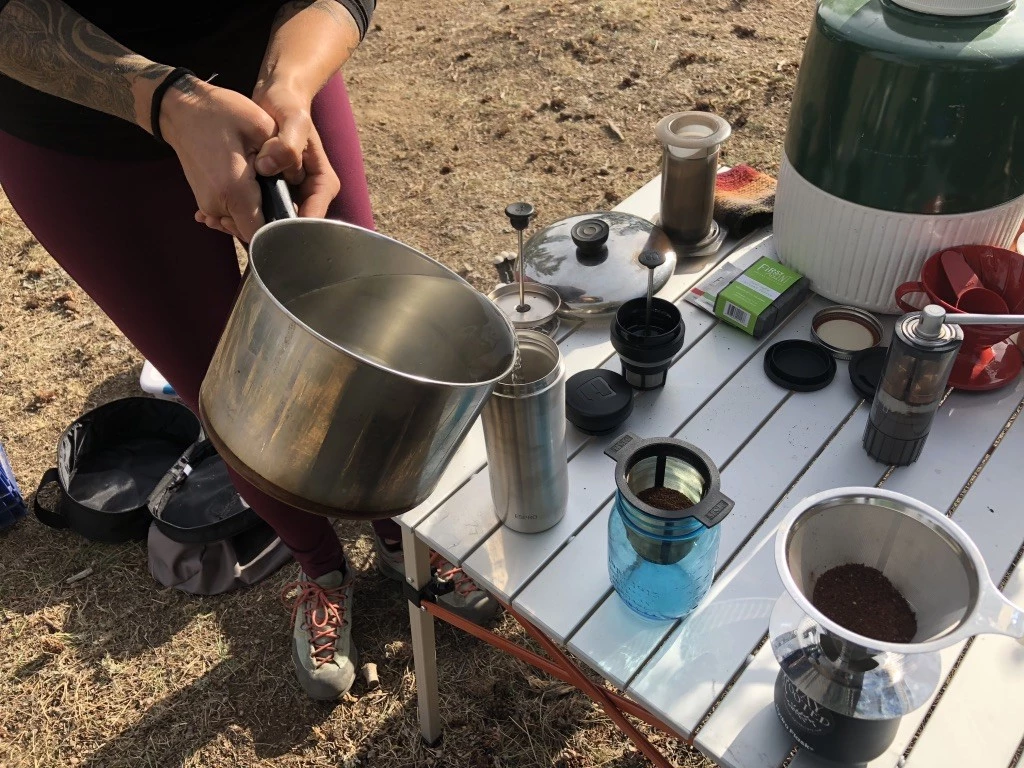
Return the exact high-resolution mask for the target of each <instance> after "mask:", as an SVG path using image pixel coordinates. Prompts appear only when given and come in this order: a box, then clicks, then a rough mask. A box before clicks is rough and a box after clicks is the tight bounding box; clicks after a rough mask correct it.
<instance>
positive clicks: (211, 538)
mask: <svg viewBox="0 0 1024 768" xmlns="http://www.w3.org/2000/svg"><path fill="white" fill-rule="evenodd" d="M149 511H150V513H151V514H152V516H153V525H152V527H151V528H150V529H149V541H148V548H149V572H150V573H151V574H152V576H153V578H154V579H156V580H157V581H158V582H160V583H161V584H162V585H164V586H165V587H173V588H175V589H179V590H181V591H182V592H188V593H189V594H194V595H219V594H222V593H224V592H230V591H232V590H235V589H238V588H240V587H246V586H250V585H252V584H256V583H257V582H259V581H262V580H263V579H265V578H266V577H267V576H270V575H271V574H272V573H274V572H275V571H277V570H278V569H279V568H280V567H281V566H283V565H284V564H285V563H287V562H288V561H289V560H291V553H290V552H289V551H288V549H287V548H286V547H285V546H284V544H283V542H282V541H281V540H280V539H279V538H278V537H277V534H275V533H274V531H273V529H272V528H271V527H270V526H269V525H267V524H266V523H265V522H264V521H263V520H261V519H260V518H259V517H257V515H256V513H255V512H253V510H252V509H250V508H249V505H248V504H246V503H245V500H244V499H242V497H241V496H239V495H238V491H236V490H235V487H234V486H233V485H232V484H231V478H230V476H229V475H228V470H227V466H226V465H225V464H224V460H223V459H221V457H220V456H219V455H218V454H217V452H216V450H215V449H214V447H213V445H212V444H211V443H210V441H209V440H205V439H204V440H199V441H197V442H196V443H195V444H194V445H192V446H190V447H189V448H188V449H187V450H186V451H185V452H184V454H182V456H181V458H179V459H178V461H177V462H176V463H175V464H174V466H173V467H171V469H170V470H169V471H168V472H167V474H166V475H165V476H164V477H163V479H161V480H160V482H159V483H158V484H157V487H156V489H155V490H154V491H153V493H152V495H151V496H150V498H149Z"/></svg>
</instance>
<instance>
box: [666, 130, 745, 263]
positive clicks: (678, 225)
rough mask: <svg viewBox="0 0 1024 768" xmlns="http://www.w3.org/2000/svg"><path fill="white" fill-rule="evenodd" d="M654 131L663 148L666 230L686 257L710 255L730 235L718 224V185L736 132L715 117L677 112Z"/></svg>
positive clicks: (680, 252)
mask: <svg viewBox="0 0 1024 768" xmlns="http://www.w3.org/2000/svg"><path fill="white" fill-rule="evenodd" d="M654 132H655V135H656V136H657V137H658V141H660V142H661V144H662V161H661V218H660V221H659V223H660V225H661V228H662V229H664V230H665V233H666V234H667V235H668V236H669V237H670V238H671V240H672V244H673V245H674V246H675V247H676V252H677V253H678V255H679V256H680V257H690V258H696V257H699V256H709V255H711V254H713V253H715V252H717V251H718V249H719V248H721V246H722V243H723V242H724V241H725V237H726V235H727V234H728V233H727V232H726V230H725V228H724V227H721V226H719V224H718V222H716V221H715V220H714V210H715V181H716V179H717V176H718V154H719V150H720V149H721V147H722V144H723V143H724V142H725V140H726V139H728V138H729V136H730V134H731V133H732V127H731V126H730V125H729V123H728V122H726V121H725V120H724V119H723V118H721V117H719V116H718V115H713V114H711V113H709V112H677V113H675V114H673V115H669V116H668V117H665V118H664V119H663V120H661V122H659V123H658V125H657V127H656V128H655V131H654Z"/></svg>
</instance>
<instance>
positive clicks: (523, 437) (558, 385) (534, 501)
mask: <svg viewBox="0 0 1024 768" xmlns="http://www.w3.org/2000/svg"><path fill="white" fill-rule="evenodd" d="M516 338H517V339H518V342H519V355H520V360H521V365H520V366H517V370H516V371H513V373H512V374H510V375H509V376H507V377H505V378H504V379H502V380H501V381H500V382H499V383H498V385H497V387H496V388H495V390H494V394H493V395H491V398H490V400H488V401H487V404H486V405H485V406H484V410H483V424H484V440H485V442H486V445H487V467H488V470H489V472H490V478H491V499H492V500H493V501H494V509H495V511H496V512H497V513H498V517H499V518H500V519H501V521H502V522H503V523H504V524H505V525H507V526H508V527H509V528H511V529H512V530H514V531H520V532H522V533H536V532H538V531H546V530H547V529H548V528H550V527H552V526H553V525H555V524H556V523H557V522H558V521H559V520H561V519H562V516H563V515H564V514H565V505H566V502H567V501H568V498H569V471H568V463H567V459H566V453H565V364H564V363H563V362H562V355H561V353H560V352H559V351H558V345H557V344H556V343H555V342H554V341H553V340H552V339H551V338H549V337H548V336H546V335H545V334H543V333H539V332H537V331H516Z"/></svg>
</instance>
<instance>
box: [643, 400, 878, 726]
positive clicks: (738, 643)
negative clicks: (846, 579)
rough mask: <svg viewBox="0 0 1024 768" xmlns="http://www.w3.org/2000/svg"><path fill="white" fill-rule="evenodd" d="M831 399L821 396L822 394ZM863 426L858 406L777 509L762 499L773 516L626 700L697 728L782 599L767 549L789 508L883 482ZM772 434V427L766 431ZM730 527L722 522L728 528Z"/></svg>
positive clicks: (863, 412) (736, 463)
mask: <svg viewBox="0 0 1024 768" xmlns="http://www.w3.org/2000/svg"><path fill="white" fill-rule="evenodd" d="M832 388H834V387H831V388H829V389H832ZM828 391H829V390H828V389H826V390H822V394H823V393H824V392H828ZM791 404H793V405H791ZM786 407H790V408H791V409H792V410H793V411H794V413H797V412H798V408H799V403H797V402H796V398H791V399H790V400H789V401H787V403H786ZM776 418H777V416H776ZM866 418H867V409H866V408H865V407H864V406H863V405H862V406H860V407H859V408H858V411H857V413H855V414H854V416H853V417H852V418H851V419H850V420H849V421H848V422H847V423H846V424H845V425H844V427H843V429H841V430H840V432H839V433H838V434H837V435H836V436H835V438H834V439H833V440H832V441H831V442H830V443H829V444H828V446H827V447H826V448H825V450H824V451H823V452H822V454H821V455H820V456H819V457H818V459H817V460H816V461H815V462H814V463H813V464H811V466H810V467H809V468H808V470H807V471H806V472H805V473H804V475H803V476H802V477H801V478H800V480H799V481H798V482H797V484H796V485H795V486H794V487H793V489H792V491H791V492H790V493H789V494H788V495H787V496H786V498H785V499H784V500H783V502H782V503H780V504H778V505H774V496H772V495H771V494H766V495H768V496H772V497H771V498H764V499H761V500H760V506H761V507H762V508H763V509H764V511H765V512H767V511H768V510H769V509H771V508H772V507H773V505H774V511H773V512H772V515H771V516H770V517H769V518H768V520H767V521H766V523H765V524H764V525H763V526H762V527H761V528H760V529H759V530H758V532H757V533H756V534H755V535H754V537H753V538H752V539H751V541H750V542H748V543H747V544H746V545H745V546H744V547H743V548H742V549H741V550H740V551H739V553H738V554H737V556H736V559H735V560H733V562H731V563H730V564H729V566H728V567H727V568H726V569H725V571H724V572H723V573H722V574H721V575H720V576H719V578H718V579H716V581H715V584H714V585H713V586H712V588H711V592H710V594H709V595H708V598H707V599H706V600H705V601H704V602H703V603H702V604H701V605H700V606H698V607H697V610H696V611H694V613H693V614H691V615H690V616H689V617H687V619H686V621H684V622H682V623H681V624H680V625H679V626H678V627H677V628H676V630H675V631H674V632H673V634H672V636H671V637H670V638H669V639H668V640H667V641H666V643H665V645H664V646H663V647H662V648H661V649H660V650H659V651H658V653H657V654H656V655H655V656H654V658H653V659H652V660H651V661H650V662H649V663H648V664H647V665H646V666H645V667H644V668H643V669H642V670H641V671H640V673H639V674H638V675H637V677H636V679H635V680H634V681H633V683H632V685H631V686H630V688H629V693H630V695H631V696H633V697H635V698H637V699H640V700H641V701H643V702H644V703H645V704H646V705H647V706H648V707H650V708H651V709H653V710H655V711H659V712H664V713H665V716H666V717H668V718H669V719H670V721H671V722H673V723H675V724H676V725H677V726H679V727H680V728H681V729H683V730H684V731H685V732H686V733H689V732H691V731H692V730H693V729H694V728H695V727H696V725H697V723H699V722H700V720H701V719H702V718H703V717H704V714H705V713H706V712H707V711H708V709H709V708H710V707H711V705H712V704H713V703H714V701H715V699H716V698H717V697H718V696H719V694H721V692H722V691H723V690H724V689H725V687H726V685H727V684H728V683H729V681H730V680H731V679H732V678H733V676H734V675H735V674H736V672H737V671H738V670H739V669H740V668H741V667H742V666H743V665H744V664H745V663H746V660H747V657H748V655H749V654H750V652H751V651H752V650H753V649H754V648H755V647H756V646H757V644H758V643H759V642H760V641H761V638H763V637H764V634H765V631H766V629H767V627H768V617H769V615H770V614H771V610H772V606H774V604H775V601H776V600H777V599H778V597H779V595H780V594H781V592H782V585H781V582H779V578H778V574H777V572H776V570H775V555H774V550H773V548H772V547H773V541H774V538H773V537H774V529H775V526H776V525H777V524H778V521H779V520H780V519H781V518H782V516H783V515H784V514H785V513H786V512H787V511H788V510H789V509H790V508H791V507H792V503H793V502H795V501H796V500H798V499H800V498H804V497H806V496H809V495H810V494H812V493H816V492H817V491H820V490H823V489H825V488H830V487H833V485H834V483H835V481H836V478H837V477H842V478H846V482H847V483H858V484H866V485H874V484H875V483H876V482H877V481H878V479H879V478H881V476H882V474H883V472H884V469H885V468H884V467H882V466H881V465H879V464H877V463H875V462H873V461H871V459H870V458H868V456H867V455H866V454H865V453H864V451H863V449H862V448H861V446H860V439H861V434H862V433H863V431H864V423H865V420H866ZM773 421H774V418H773ZM770 426H771V422H769V423H768V425H766V426H765V427H764V429H765V430H767V429H769V427H770ZM746 453H747V449H744V451H743V452H742V453H740V455H739V456H738V457H737V458H736V459H735V460H734V461H733V463H732V464H730V465H729V467H728V468H727V470H726V472H730V471H732V470H733V468H734V467H736V468H742V466H743V464H742V462H743V458H744V456H745V455H746ZM756 455H757V454H751V456H756ZM762 455H763V454H762ZM792 476H793V475H792V474H791V475H790V477H791V478H792ZM723 487H724V486H723ZM728 522H729V520H728V518H727V519H726V522H725V524H728ZM726 702H728V699H726ZM723 706H724V705H723ZM716 716H717V714H716ZM736 725H737V727H740V726H741V725H742V723H740V722H737V724H736Z"/></svg>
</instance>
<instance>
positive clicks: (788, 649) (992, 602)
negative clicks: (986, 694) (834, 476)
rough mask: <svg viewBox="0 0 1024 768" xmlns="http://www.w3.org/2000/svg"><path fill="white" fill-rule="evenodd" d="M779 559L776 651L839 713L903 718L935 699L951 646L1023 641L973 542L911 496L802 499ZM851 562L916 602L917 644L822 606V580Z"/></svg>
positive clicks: (1016, 613) (772, 632) (803, 685)
mask: <svg viewBox="0 0 1024 768" xmlns="http://www.w3.org/2000/svg"><path fill="white" fill-rule="evenodd" d="M775 558H776V565H777V567H778V570H779V575H780V577H781V579H782V583H783V585H784V586H785V588H786V594H784V595H783V596H782V597H781V598H780V599H779V602H778V603H777V604H776V607H775V610H774V611H773V613H772V618H771V623H770V627H769V637H770V639H771V644H772V650H773V652H774V654H775V657H776V658H777V659H778V660H779V663H780V664H781V665H782V668H783V672H784V673H785V674H786V675H787V676H788V677H789V679H790V680H791V681H792V683H793V684H794V685H795V686H796V687H797V688H798V689H799V690H800V691H801V692H802V693H804V694H806V695H807V696H808V697H810V698H811V699H813V700H814V701H815V702H817V703H819V704H821V705H823V706H824V707H827V708H828V709H830V710H832V711H834V712H837V713H839V714H841V715H846V716H849V717H854V718H862V719H868V720H872V719H874V720H882V719H891V718H896V717H900V716H901V715H904V714H906V713H907V712H910V711H912V710H914V709H916V708H917V707H919V706H921V705H922V704H924V703H925V702H926V701H927V700H928V699H929V697H930V696H931V695H932V693H933V692H934V691H935V688H936V686H937V685H938V682H939V677H940V670H939V658H938V653H937V652H938V651H939V650H941V649H942V648H945V647H947V646H950V645H953V644H954V643H957V642H959V641H961V640H965V639H966V638H968V637H971V636H972V635H977V634H983V633H990V632H992V633H999V634H1005V635H1010V636H1012V637H1016V638H1018V639H1022V638H1024V612H1022V611H1021V609H1020V608H1019V607H1017V606H1015V605H1014V604H1012V603H1011V602H1009V601H1008V600H1007V599H1006V598H1005V597H1003V595H1002V593H1000V592H999V590H998V589H997V588H996V586H995V585H994V584H993V583H992V580H991V579H990V578H989V575H988V570H987V569H986V567H985V562H984V560H983V559H982V557H981V553H980V552H979V551H978V548H977V547H976V546H975V545H974V543H973V542H972V541H971V540H970V538H969V537H968V536H967V534H966V533H964V531H963V530H962V529H961V528H960V527H959V526H957V525H956V524H955V523H953V521H952V520H950V519H949V518H947V517H946V516H945V515H943V514H942V513H940V512H939V511H938V510H936V509H934V508H932V507H930V506H928V505H927V504H923V503H922V502H920V501H917V500H916V499H913V498H911V497H909V496H905V495H903V494H899V493H894V492H892V491H885V490H882V489H879V488H859V487H850V488H839V489H836V490H833V491H826V492H824V493H820V494H817V495H815V496H811V497H809V498H807V499H804V500H803V501H802V502H800V503H799V504H798V505H797V506H796V508H794V509H793V510H792V511H791V512H790V513H789V515H787V517H786V519H785V520H784V521H783V522H782V524H781V525H780V527H779V530H778V533H777V534H776V545H775ZM847 564H861V565H866V566H870V567H871V568H875V569H877V570H879V571H881V572H882V574H883V575H884V576H885V577H886V578H887V579H888V580H889V581H890V582H891V583H892V584H893V585H894V586H895V587H896V589H897V590H898V591H899V592H900V593H901V594H902V595H903V597H904V598H906V600H907V602H908V603H909V604H910V606H911V608H912V609H913V610H914V613H915V614H916V618H917V634H916V635H915V637H914V638H913V641H912V642H909V643H892V642H885V641H881V640H876V639H873V638H870V637H865V636H863V635H860V634H857V633H856V632H853V631H851V630H849V629H847V628H846V627H843V626H841V625H839V624H837V623H836V622H834V621H832V620H831V619H829V618H828V617H827V616H825V615H824V614H823V613H822V612H821V611H819V610H818V609H817V608H816V607H815V606H814V605H813V604H812V602H811V596H812V595H813V593H814V587H815V584H816V583H817V580H818V579H819V578H820V577H821V575H822V574H823V573H825V572H826V571H828V570H830V569H831V568H833V567H836V566H839V565H847ZM1022 642H1024V641H1022Z"/></svg>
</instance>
